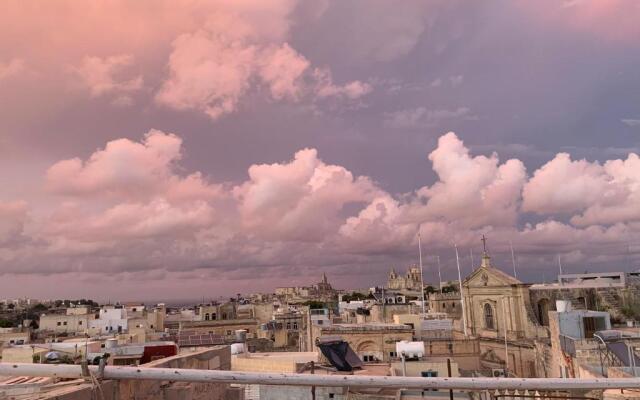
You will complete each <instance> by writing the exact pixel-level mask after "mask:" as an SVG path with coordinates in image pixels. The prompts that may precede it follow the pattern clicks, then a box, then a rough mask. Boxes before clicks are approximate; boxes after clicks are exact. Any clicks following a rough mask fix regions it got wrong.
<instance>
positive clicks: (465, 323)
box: [453, 236, 484, 337]
mask: <svg viewBox="0 0 640 400" xmlns="http://www.w3.org/2000/svg"><path fill="white" fill-rule="evenodd" d="M483 237H484V236H483ZM453 247H454V248H455V249H456V264H457V265H458V285H460V286H459V287H460V305H461V306H462V330H463V332H464V336H465V337H467V313H466V312H465V307H464V296H463V295H462V276H461V275H460V257H459V256H458V246H456V244H455V243H454V244H453Z"/></svg>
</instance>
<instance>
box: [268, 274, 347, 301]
mask: <svg viewBox="0 0 640 400" xmlns="http://www.w3.org/2000/svg"><path fill="white" fill-rule="evenodd" d="M275 294H276V297H277V298H278V299H280V300H282V301H286V302H289V303H296V302H305V301H309V300H316V301H324V302H327V301H335V300H336V298H337V296H338V292H337V291H336V290H335V289H334V288H333V287H332V286H331V284H330V283H329V281H328V279H327V275H326V274H324V273H323V274H322V279H321V280H320V282H318V283H315V284H313V285H311V286H290V287H279V288H276V290H275Z"/></svg>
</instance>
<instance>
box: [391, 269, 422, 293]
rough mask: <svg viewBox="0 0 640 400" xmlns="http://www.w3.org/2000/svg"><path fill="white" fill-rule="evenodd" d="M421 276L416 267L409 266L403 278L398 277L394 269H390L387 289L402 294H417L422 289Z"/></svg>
mask: <svg viewBox="0 0 640 400" xmlns="http://www.w3.org/2000/svg"><path fill="white" fill-rule="evenodd" d="M421 278H422V276H421V274H420V268H419V267H418V266H415V265H414V266H411V267H410V268H409V270H408V271H407V274H406V275H405V276H401V275H398V273H397V272H396V270H395V268H391V271H390V272H389V280H388V282H387V289H389V290H395V291H398V292H402V293H405V294H406V293H407V292H409V293H410V292H418V293H420V290H421V288H422V279H421Z"/></svg>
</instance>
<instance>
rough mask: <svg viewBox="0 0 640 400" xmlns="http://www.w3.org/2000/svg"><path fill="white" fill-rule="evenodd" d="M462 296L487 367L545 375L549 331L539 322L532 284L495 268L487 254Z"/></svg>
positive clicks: (517, 373) (466, 282) (469, 330)
mask: <svg viewBox="0 0 640 400" xmlns="http://www.w3.org/2000/svg"><path fill="white" fill-rule="evenodd" d="M462 298H463V303H464V304H463V305H464V311H465V312H464V318H465V323H466V327H467V333H468V335H469V336H472V337H476V338H478V339H479V340H480V350H481V359H480V362H481V364H482V367H483V368H485V369H507V370H508V371H509V373H510V375H511V376H518V377H536V376H537V377H540V376H545V372H544V369H545V367H546V365H545V364H546V362H545V357H546V355H545V354H544V353H545V352H544V350H542V349H543V348H544V346H543V343H544V342H546V341H548V337H549V334H548V331H547V329H546V328H545V327H543V326H542V325H541V324H539V323H538V321H537V318H536V315H535V313H534V310H533V307H532V305H531V300H530V293H529V285H528V284H525V283H523V282H521V281H520V280H518V279H516V278H514V277H513V276H511V275H509V274H507V273H505V272H503V271H501V270H499V269H497V268H495V267H494V266H493V265H492V264H491V258H490V257H489V256H488V255H487V254H486V253H484V254H483V257H482V263H481V265H480V267H479V268H477V269H476V270H475V271H474V272H473V273H472V274H471V275H469V276H468V277H467V278H466V279H465V280H464V281H463V282H462ZM505 337H506V343H507V345H506V346H505Z"/></svg>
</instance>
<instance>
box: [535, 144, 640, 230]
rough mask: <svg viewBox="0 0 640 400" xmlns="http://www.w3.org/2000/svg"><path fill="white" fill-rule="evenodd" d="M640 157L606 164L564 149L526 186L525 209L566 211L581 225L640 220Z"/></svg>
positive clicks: (544, 211)
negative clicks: (577, 157)
mask: <svg viewBox="0 0 640 400" xmlns="http://www.w3.org/2000/svg"><path fill="white" fill-rule="evenodd" d="M638 171H640V158H639V157H638V155H637V154H634V153H631V154H629V156H628V157H627V159H626V160H620V159H618V160H609V161H607V162H606V163H605V164H604V165H600V164H599V163H598V162H589V161H587V160H584V159H583V160H576V161H573V160H571V157H570V156H569V154H566V153H561V154H558V155H556V157H555V158H554V159H553V160H551V161H549V162H548V163H547V164H545V165H543V166H542V167H541V168H540V169H539V170H537V171H536V172H535V173H534V175H533V177H532V178H531V180H530V181H529V182H528V183H527V185H526V186H525V188H524V192H523V196H524V201H523V209H524V210H525V211H533V212H537V213H539V214H566V215H569V216H571V217H572V219H571V222H572V223H574V224H576V225H579V226H588V225H593V224H607V225H609V224H615V223H618V222H627V221H637V220H640V208H639V207H638V204H640V173H639V172H638Z"/></svg>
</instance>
